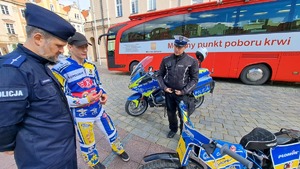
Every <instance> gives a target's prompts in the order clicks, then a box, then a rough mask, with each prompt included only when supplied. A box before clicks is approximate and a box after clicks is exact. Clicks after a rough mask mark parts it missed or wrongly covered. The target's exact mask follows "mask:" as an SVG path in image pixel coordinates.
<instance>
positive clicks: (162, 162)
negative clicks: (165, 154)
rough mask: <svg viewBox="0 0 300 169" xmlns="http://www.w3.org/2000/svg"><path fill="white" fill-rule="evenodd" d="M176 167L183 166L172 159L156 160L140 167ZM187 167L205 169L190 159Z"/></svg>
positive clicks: (162, 168) (151, 168) (160, 168)
mask: <svg viewBox="0 0 300 169" xmlns="http://www.w3.org/2000/svg"><path fill="white" fill-rule="evenodd" d="M175 168H181V166H180V164H179V163H176V162H172V161H167V160H155V161H151V162H149V163H146V164H145V165H143V166H141V167H140V168H139V169H175ZM186 169H203V166H202V165H200V164H196V163H193V162H191V161H190V162H189V165H188V166H187V167H186Z"/></svg>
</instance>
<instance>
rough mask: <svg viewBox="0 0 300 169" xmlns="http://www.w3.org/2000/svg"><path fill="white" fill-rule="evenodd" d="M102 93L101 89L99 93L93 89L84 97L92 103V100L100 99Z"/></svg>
mask: <svg viewBox="0 0 300 169" xmlns="http://www.w3.org/2000/svg"><path fill="white" fill-rule="evenodd" d="M102 93H103V92H102V90H101V91H100V92H99V93H96V92H95V91H94V92H91V93H89V94H88V95H87V96H86V97H87V99H88V101H89V103H93V102H94V101H97V100H99V99H100V97H101V95H102Z"/></svg>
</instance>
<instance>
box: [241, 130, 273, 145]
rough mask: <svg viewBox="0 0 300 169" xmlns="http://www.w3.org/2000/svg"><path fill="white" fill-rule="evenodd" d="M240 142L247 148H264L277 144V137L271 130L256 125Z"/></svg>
mask: <svg viewBox="0 0 300 169" xmlns="http://www.w3.org/2000/svg"><path fill="white" fill-rule="evenodd" d="M240 144H241V145H242V146H243V147H244V148H245V149H247V150H264V149H269V148H271V147H274V146H276V145H277V139H276V136H275V135H274V134H273V133H271V132H270V131H268V130H266V129H263V128H260V127H256V128H254V129H253V130H252V131H251V132H250V133H248V134H247V135H245V136H244V137H242V139H241V141H240Z"/></svg>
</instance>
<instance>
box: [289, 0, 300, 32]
mask: <svg viewBox="0 0 300 169" xmlns="http://www.w3.org/2000/svg"><path fill="white" fill-rule="evenodd" d="M293 7H294V13H293V19H292V24H291V30H300V0H297V1H295V2H294V5H293Z"/></svg>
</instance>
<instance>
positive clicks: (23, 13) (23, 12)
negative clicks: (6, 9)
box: [21, 9, 25, 18]
mask: <svg viewBox="0 0 300 169" xmlns="http://www.w3.org/2000/svg"><path fill="white" fill-rule="evenodd" d="M21 15H22V16H23V18H25V10H24V9H21Z"/></svg>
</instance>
